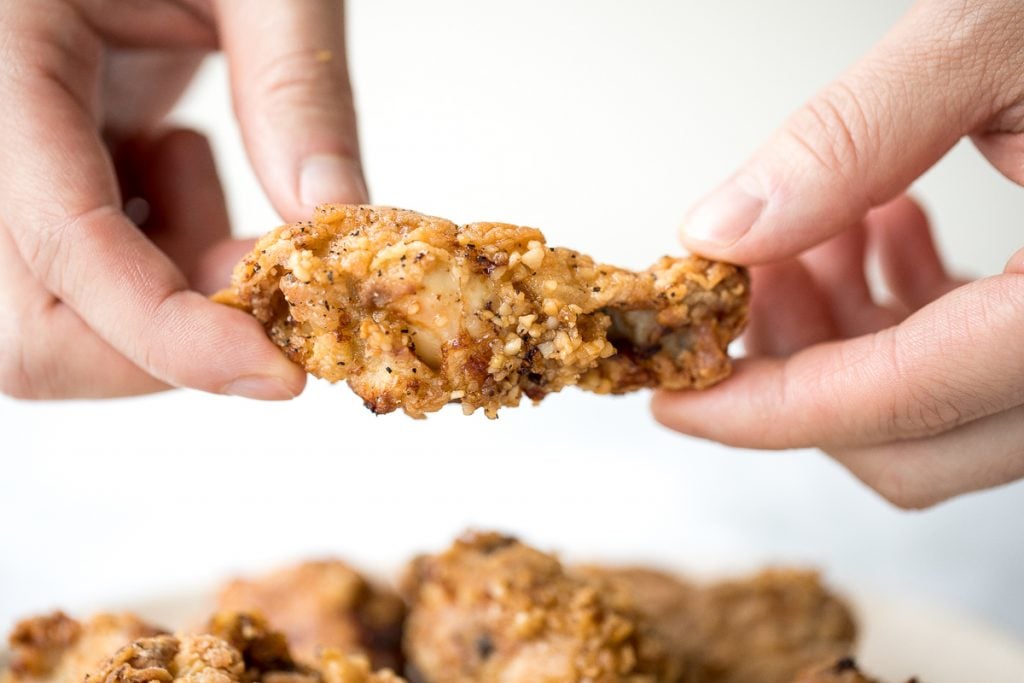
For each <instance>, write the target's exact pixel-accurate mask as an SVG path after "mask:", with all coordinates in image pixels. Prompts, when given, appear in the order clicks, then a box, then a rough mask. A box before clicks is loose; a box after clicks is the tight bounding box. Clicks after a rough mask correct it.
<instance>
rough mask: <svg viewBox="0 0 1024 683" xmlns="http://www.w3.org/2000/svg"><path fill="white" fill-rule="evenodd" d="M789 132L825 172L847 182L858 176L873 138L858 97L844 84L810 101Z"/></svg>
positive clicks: (827, 89)
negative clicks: (857, 173) (859, 168)
mask: <svg viewBox="0 0 1024 683" xmlns="http://www.w3.org/2000/svg"><path fill="white" fill-rule="evenodd" d="M787 131H788V133H789V136H790V138H791V139H792V140H793V142H794V143H795V144H796V145H797V146H798V147H799V148H800V149H802V151H804V152H805V153H806V154H807V155H808V156H809V157H811V159H812V160H814V161H815V162H816V163H817V164H819V165H820V166H821V167H822V169H823V170H825V171H827V172H829V173H831V174H834V175H838V176H840V177H842V178H843V179H844V180H847V181H849V180H850V179H851V178H852V176H853V175H854V174H855V173H856V170H857V168H858V167H859V165H860V163H861V158H862V157H863V156H865V152H866V151H867V149H866V148H867V147H868V146H869V145H870V144H871V136H872V134H871V126H870V124H869V119H868V116H867V114H866V112H865V110H864V108H863V105H862V103H861V102H860V97H859V95H858V94H857V93H855V92H854V91H853V90H852V89H851V88H850V87H849V86H847V85H846V84H844V83H842V82H836V83H833V84H832V85H831V86H829V87H828V88H826V89H825V90H823V91H822V92H820V93H819V94H818V95H817V96H816V97H814V98H813V99H812V100H810V101H809V102H808V103H807V104H806V105H805V106H804V107H803V108H802V109H800V110H799V111H798V112H797V114H796V115H795V116H794V118H793V119H792V120H791V122H790V125H789V126H788V127H787ZM850 184H851V185H852V183H850Z"/></svg>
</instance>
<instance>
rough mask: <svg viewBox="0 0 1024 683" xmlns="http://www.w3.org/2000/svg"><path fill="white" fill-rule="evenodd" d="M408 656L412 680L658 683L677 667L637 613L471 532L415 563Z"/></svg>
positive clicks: (548, 559)
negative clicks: (446, 548) (445, 548)
mask: <svg viewBox="0 0 1024 683" xmlns="http://www.w3.org/2000/svg"><path fill="white" fill-rule="evenodd" d="M405 592H406V593H407V596H408V599H409V602H410V612H409V618H408V621H407V625H406V632H405V649H406V656H407V657H408V664H409V667H408V669H407V671H408V673H409V677H410V679H411V680H413V681H416V682H417V683H498V682H500V683H577V682H580V681H588V682H590V683H627V682H628V683H661V682H667V681H675V680H677V679H678V675H679V671H678V668H677V666H676V663H675V662H674V661H672V659H671V658H670V657H669V656H668V654H667V652H666V649H665V647H664V644H663V643H662V642H661V640H660V638H659V636H658V635H657V634H655V633H653V631H652V630H651V629H650V628H649V627H648V626H647V624H646V623H645V622H644V621H643V620H642V618H641V617H639V615H637V614H635V613H633V612H630V611H628V610H626V609H620V608H617V607H615V606H613V605H612V604H611V603H610V602H609V601H607V600H605V599H604V597H603V596H602V595H601V593H600V592H599V591H598V590H597V589H596V588H595V586H593V585H591V584H590V583H589V582H587V581H585V580H582V579H579V578H576V577H573V576H570V575H569V574H567V573H566V572H565V571H564V570H563V568H562V565H561V564H560V563H559V562H558V560H557V559H555V558H554V557H552V556H551V555H547V554H545V553H542V552H539V551H537V550H534V549H533V548H530V547H528V546H526V545H524V544H522V543H520V542H518V541H516V540H515V539H513V538H509V537H506V536H502V535H500V534H494V533H476V534H467V535H466V536H464V537H462V538H461V539H459V540H457V541H456V542H455V544H454V545H453V546H452V547H451V548H450V549H449V550H447V551H445V552H443V553H441V554H439V555H435V556H429V557H422V558H419V559H418V560H416V561H414V563H413V565H412V566H411V568H410V571H409V573H408V576H407V578H406V582H405Z"/></svg>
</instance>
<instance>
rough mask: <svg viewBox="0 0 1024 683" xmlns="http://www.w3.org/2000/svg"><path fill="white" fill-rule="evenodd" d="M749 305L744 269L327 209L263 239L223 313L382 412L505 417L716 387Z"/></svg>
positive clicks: (240, 269) (368, 210) (396, 214)
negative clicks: (635, 264) (606, 253)
mask: <svg viewBox="0 0 1024 683" xmlns="http://www.w3.org/2000/svg"><path fill="white" fill-rule="evenodd" d="M748 294H749V279H748V277H747V273H746V271H744V270H743V269H741V268H738V267H736V266H732V265H728V264H725V263H718V262H714V261H709V260H707V259H703V258H700V257H688V258H669V257H664V258H662V259H661V260H659V261H658V262H657V263H655V264H654V265H653V266H652V267H651V268H649V269H648V270H646V271H643V272H640V273H635V272H632V271H628V270H623V269H621V268H615V267H613V266H606V265H601V264H597V263H594V261H593V259H591V258H590V257H588V256H584V255H583V254H580V253H577V252H575V251H571V250H569V249H563V248H556V247H548V246H547V245H546V244H545V241H544V236H543V235H542V234H541V233H540V231H538V230H536V229H534V228H522V227H517V226H514V225H505V224H501V223H472V224H470V225H464V226H457V225H455V224H454V223H452V222H450V221H447V220H444V219H441V218H433V217H430V216H424V215H421V214H418V213H415V212H412V211H403V210H399V209H390V208H384V207H375V206H346V205H326V206H321V207H319V208H318V209H317V211H316V214H315V215H314V217H313V220H312V221H311V222H307V223H294V224H291V225H285V226H281V227H280V228H277V229H276V230H274V231H272V232H271V233H269V234H268V235H266V236H264V237H263V238H262V239H260V240H259V242H258V243H257V244H256V248H255V250H254V251H253V252H252V253H251V254H250V255H249V256H247V257H246V258H245V259H244V260H243V261H242V262H241V263H240V264H239V265H238V266H237V267H236V268H235V272H234V276H233V278H232V284H231V287H230V288H229V289H227V290H225V291H223V292H221V293H219V294H218V295H216V297H215V300H217V301H220V302H222V303H226V304H230V305H234V306H236V307H238V308H241V309H243V310H245V311H248V312H250V313H252V314H253V315H254V316H255V317H256V318H257V319H258V320H259V321H260V322H261V323H262V324H263V326H264V327H265V328H266V330H267V333H268V334H269V335H270V337H271V339H273V340H274V342H275V343H277V345H278V346H280V347H281V348H282V349H283V350H284V351H285V353H286V354H287V355H288V357H289V358H291V359H292V360H294V361H295V362H296V363H299V364H300V365H302V366H303V367H304V368H305V369H306V370H307V371H309V372H310V373H312V374H313V375H316V376H317V377H322V378H324V379H327V380H329V381H331V382H338V381H341V380H347V381H348V383H349V385H350V386H351V387H352V390H353V391H355V392H356V393H357V394H358V395H359V396H360V397H361V398H362V399H363V400H364V402H365V404H366V406H367V407H368V408H369V409H370V410H372V411H374V412H375V413H389V412H391V411H393V410H396V409H399V408H401V409H402V410H404V411H405V412H406V413H407V414H409V415H411V416H413V417H423V416H424V415H425V414H426V413H429V412H432V411H436V410H439V409H440V408H441V407H443V406H444V405H445V404H447V403H451V402H457V403H461V404H462V408H463V411H464V412H465V413H466V414H470V413H472V412H474V411H475V410H476V409H477V408H483V410H484V412H485V413H486V414H487V415H488V416H489V417H495V416H496V415H497V411H498V409H499V408H501V407H502V406H515V405H518V404H519V402H520V399H521V398H522V396H523V395H526V396H527V397H528V398H530V399H532V400H533V401H540V400H541V399H543V398H544V397H545V396H546V395H547V394H549V393H552V392H556V391H560V390H561V389H562V388H563V387H566V386H570V385H577V386H579V387H581V388H583V389H586V390H589V391H594V392H597V393H601V394H621V393H625V392H629V391H633V390H636V389H641V388H644V387H662V388H666V389H685V388H703V387H708V386H711V385H712V384H715V383H716V382H718V381H720V380H722V379H724V378H725V377H726V376H727V375H728V374H729V372H730V369H731V366H730V362H729V357H728V356H727V354H726V347H727V346H728V344H729V342H731V341H732V340H733V339H735V338H736V336H737V335H738V334H739V333H740V331H741V330H742V329H743V326H744V324H745V321H746V315H747V299H748Z"/></svg>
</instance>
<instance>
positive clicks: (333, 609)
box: [218, 560, 405, 670]
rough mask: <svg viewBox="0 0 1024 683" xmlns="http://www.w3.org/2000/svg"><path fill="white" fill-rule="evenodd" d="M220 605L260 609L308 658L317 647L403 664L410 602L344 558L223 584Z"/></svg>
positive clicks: (300, 654) (384, 663)
mask: <svg viewBox="0 0 1024 683" xmlns="http://www.w3.org/2000/svg"><path fill="white" fill-rule="evenodd" d="M218 606H219V609H221V610H226V611H246V612H248V611H256V612H259V613H260V614H262V615H263V616H264V617H266V619H267V621H269V622H270V623H271V624H273V626H274V627H275V628H278V629H280V630H281V631H282V632H283V633H284V634H285V635H286V636H287V637H288V640H289V641H290V643H291V647H292V651H293V652H295V654H296V656H297V657H298V658H299V659H300V660H302V661H304V662H313V661H316V657H317V649H318V648H319V647H321V646H328V647H334V648H337V649H338V650H340V651H342V652H344V653H348V654H365V655H367V656H369V657H370V660H371V662H372V664H373V665H374V666H376V667H389V668H392V669H396V670H398V669H400V668H401V666H402V659H401V641H402V621H403V619H404V618H405V605H404V604H403V603H402V600H401V598H399V597H398V596H397V595H396V594H395V593H393V592H391V591H389V590H387V589H385V588H383V587H381V586H377V585H375V584H372V583H370V582H369V581H367V580H366V579H365V578H364V577H363V576H362V575H360V574H359V573H358V572H357V571H355V570H354V569H352V568H351V567H350V566H348V565H347V564H345V563H344V562H341V561H339V560H319V561H310V562H303V563H301V564H298V565H295V566H293V567H288V568H285V569H281V570H278V571H275V572H272V573H270V574H267V575H266V576H262V577H256V578H253V579H235V580H234V581H230V582H228V583H227V584H225V585H224V587H223V588H222V589H221V591H220V594H219V596H218Z"/></svg>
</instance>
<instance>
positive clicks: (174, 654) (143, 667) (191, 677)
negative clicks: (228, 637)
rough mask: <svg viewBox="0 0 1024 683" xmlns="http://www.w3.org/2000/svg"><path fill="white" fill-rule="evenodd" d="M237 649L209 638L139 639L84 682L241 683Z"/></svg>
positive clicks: (87, 676) (241, 668)
mask: <svg viewBox="0 0 1024 683" xmlns="http://www.w3.org/2000/svg"><path fill="white" fill-rule="evenodd" d="M244 670H245V665H244V663H243V662H242V656H241V654H239V652H238V650H236V649H235V648H233V647H231V646H230V645H228V644H227V643H225V642H224V641H223V640H221V639H220V638H217V637H215V636H210V635H189V636H181V637H180V638H179V637H177V636H169V635H163V636H154V637H152V638H139V639H138V640H135V641H134V642H131V643H129V644H128V645H125V646H124V647H122V648H121V649H119V650H118V651H117V652H116V653H115V654H114V656H113V657H111V658H110V659H109V660H108V661H107V662H106V663H105V664H104V665H103V666H101V667H99V668H98V669H97V670H96V671H94V672H92V673H90V674H88V675H86V677H85V683H147V682H148V681H153V682H154V683H172V682H179V681H180V683H241V681H242V675H243V673H244Z"/></svg>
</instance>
